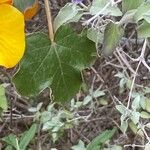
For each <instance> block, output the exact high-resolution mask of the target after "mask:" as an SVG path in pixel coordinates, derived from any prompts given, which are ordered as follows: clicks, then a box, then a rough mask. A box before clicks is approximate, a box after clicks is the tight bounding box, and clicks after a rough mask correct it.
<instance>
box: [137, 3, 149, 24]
mask: <svg viewBox="0 0 150 150" xmlns="http://www.w3.org/2000/svg"><path fill="white" fill-rule="evenodd" d="M149 16H150V2H144V3H143V4H142V5H141V6H140V7H138V8H137V11H136V13H135V16H134V19H135V21H136V22H138V21H139V20H142V19H145V20H146V21H149Z"/></svg>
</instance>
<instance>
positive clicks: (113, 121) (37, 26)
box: [0, 0, 150, 150]
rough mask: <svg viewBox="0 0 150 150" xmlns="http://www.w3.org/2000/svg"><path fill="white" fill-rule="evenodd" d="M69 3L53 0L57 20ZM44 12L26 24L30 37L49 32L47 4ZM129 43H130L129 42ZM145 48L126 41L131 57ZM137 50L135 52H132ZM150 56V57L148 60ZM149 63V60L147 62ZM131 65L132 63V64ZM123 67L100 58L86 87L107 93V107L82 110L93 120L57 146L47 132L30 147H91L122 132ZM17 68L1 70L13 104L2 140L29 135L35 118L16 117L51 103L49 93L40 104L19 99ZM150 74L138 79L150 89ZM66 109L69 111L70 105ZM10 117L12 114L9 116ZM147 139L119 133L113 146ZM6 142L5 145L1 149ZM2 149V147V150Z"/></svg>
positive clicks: (45, 149) (89, 71) (143, 73)
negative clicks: (102, 136)
mask: <svg viewBox="0 0 150 150" xmlns="http://www.w3.org/2000/svg"><path fill="white" fill-rule="evenodd" d="M66 2H67V1H63V0H57V1H56V0H51V9H52V14H53V17H55V16H56V14H57V13H58V10H59V9H60V8H61V7H62V6H63V5H65V3H66ZM40 7H41V8H40V10H39V12H38V14H37V15H36V16H35V17H34V18H33V19H32V20H30V21H28V22H26V33H27V34H30V33H33V32H37V31H41V30H42V31H45V32H47V20H46V15H45V10H44V4H43V1H42V0H41V1H40ZM75 28H77V29H78V26H76V25H75ZM126 30H127V31H126V33H127V35H126V38H128V37H129V36H130V35H131V32H133V30H132V26H130V25H129V26H128V27H127V28H126ZM125 40H126V39H125ZM138 47H141V43H140V42H137V43H136V42H135V41H129V40H126V43H125V44H124V47H122V48H123V49H124V50H126V51H127V52H128V53H129V54H130V53H134V51H135V50H136V49H137V48H138ZM130 50H133V51H130ZM98 53H99V54H101V47H99V49H98ZM148 55H149V53H148V54H147V56H148ZM147 61H148V58H147ZM128 62H130V61H129V60H128ZM130 65H131V66H132V68H133V69H136V68H135V67H136V65H137V63H136V62H133V63H132V62H131V63H130ZM122 68H123V66H121V64H120V62H119V61H118V59H117V57H116V56H115V55H113V56H110V57H105V56H100V57H98V58H97V60H96V62H95V64H94V65H93V66H92V67H91V68H87V69H86V70H84V71H83V76H84V79H85V83H86V85H87V88H88V89H89V88H91V87H93V89H94V90H96V89H98V88H100V89H101V90H104V91H105V92H106V96H105V99H106V100H107V102H108V104H107V105H102V104H100V103H98V102H97V101H96V100H95V101H94V110H93V108H91V107H92V106H91V105H88V106H86V107H82V108H80V109H79V110H78V113H79V114H81V115H86V116H88V115H89V114H90V115H89V117H88V119H87V121H81V122H80V124H79V125H74V127H73V128H71V129H66V130H65V131H64V133H63V135H62V138H60V139H59V140H58V141H57V142H56V143H55V144H53V142H52V140H51V136H50V134H49V133H47V132H41V131H39V132H38V134H37V136H36V137H35V139H34V140H33V142H32V144H31V145H30V146H29V147H30V149H32V150H35V149H39V150H40V147H42V150H50V148H52V147H54V148H57V149H58V150H69V149H71V146H73V145H75V144H77V143H78V141H79V139H81V140H82V141H84V142H85V143H89V142H90V141H91V140H92V139H93V138H94V137H96V136H97V135H98V134H99V133H101V132H102V131H104V130H106V129H112V128H113V127H114V126H117V127H118V129H119V126H120V114H119V113H118V111H117V110H116V109H115V105H116V98H117V99H119V100H121V102H122V103H127V97H128V94H129V89H125V91H124V93H123V94H120V93H119V81H120V80H119V78H117V77H115V76H114V75H115V74H117V73H118V72H119V71H120V72H121V71H122ZM16 69H17V67H16V68H13V69H8V70H6V69H4V68H1V73H0V82H1V83H8V84H9V86H8V87H7V89H6V95H7V98H8V101H9V104H10V109H9V111H8V112H7V113H6V114H5V116H4V118H5V119H4V120H5V121H4V122H0V138H2V137H4V136H6V135H8V134H10V133H14V134H16V135H19V134H20V133H22V132H23V131H25V130H26V129H27V128H28V127H29V126H30V125H31V124H32V121H33V118H20V119H12V118H13V114H18V115H20V116H21V114H24V115H29V114H30V113H29V112H28V108H29V107H30V106H31V105H34V106H36V104H38V103H39V102H41V101H42V102H44V106H45V107H46V105H47V104H48V103H49V102H50V100H49V96H48V95H49V94H48V90H45V91H43V92H42V93H41V94H40V96H38V97H37V98H35V99H36V102H35V101H33V100H31V99H26V98H24V97H19V98H18V97H17V98H16V92H15V88H14V86H13V85H12V84H11V78H12V76H13V74H14V73H15V71H16ZM149 79H150V72H148V70H147V69H146V68H145V67H144V66H141V67H140V69H139V74H138V76H137V78H136V83H137V84H140V85H142V86H147V87H149V86H150V80H149ZM87 94H88V92H87V91H86V92H83V91H81V92H79V93H78V94H77V98H78V99H79V101H82V99H83V98H84V97H85V96H86V95H87ZM65 107H68V106H67V104H66V106H65ZM9 113H10V114H9ZM142 142H143V139H142V138H141V137H140V136H138V135H135V134H134V133H133V132H132V131H131V130H130V129H129V130H128V131H127V134H126V135H124V134H123V133H122V132H121V131H120V130H118V131H117V132H116V133H115V136H114V137H113V139H112V140H111V143H112V144H117V145H127V144H131V143H134V144H138V145H140V144H143V143H142ZM2 145H3V142H1V146H2ZM0 149H1V147H0ZM124 149H125V150H130V149H135V150H140V148H137V149H136V148H131V147H125V148H124Z"/></svg>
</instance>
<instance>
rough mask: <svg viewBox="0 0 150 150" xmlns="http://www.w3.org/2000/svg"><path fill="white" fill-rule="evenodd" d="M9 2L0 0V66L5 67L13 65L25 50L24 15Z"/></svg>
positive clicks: (8, 0)
mask: <svg viewBox="0 0 150 150" xmlns="http://www.w3.org/2000/svg"><path fill="white" fill-rule="evenodd" d="M4 2H5V3H4ZM9 2H11V1H10V0H0V66H4V67H6V68H11V67H14V66H15V65H16V64H17V63H18V62H19V61H20V59H21V58H22V56H23V54H24V50H25V32H24V16H23V14H22V13H21V12H20V11H19V10H17V9H16V8H15V7H13V6H11V5H9V4H6V3H9Z"/></svg>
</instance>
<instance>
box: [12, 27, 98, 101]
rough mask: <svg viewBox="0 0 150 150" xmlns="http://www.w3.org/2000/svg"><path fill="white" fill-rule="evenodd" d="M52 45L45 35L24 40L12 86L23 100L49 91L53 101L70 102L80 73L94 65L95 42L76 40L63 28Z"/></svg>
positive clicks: (69, 29) (31, 36) (69, 31)
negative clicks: (24, 47)
mask: <svg viewBox="0 0 150 150" xmlns="http://www.w3.org/2000/svg"><path fill="white" fill-rule="evenodd" d="M55 42H56V43H55V44H51V43H50V40H49V38H48V36H47V35H45V34H43V33H36V34H32V35H30V36H29V37H28V38H27V48H26V52H25V56H24V58H23V60H22V61H21V64H20V70H19V72H18V73H17V74H16V75H15V76H14V79H13V82H14V83H15V85H16V88H17V90H18V91H19V92H20V93H21V94H22V95H25V96H35V95H37V94H38V93H39V92H40V91H42V90H44V89H45V88H47V87H51V88H52V91H53V95H54V97H55V100H57V101H66V100H69V99H71V98H72V97H73V96H74V95H75V93H76V92H77V91H78V90H79V88H80V85H81V83H82V77H81V73H80V71H81V70H82V69H84V68H86V67H87V66H89V65H90V64H92V63H93V62H94V59H95V56H93V53H96V51H95V44H94V42H92V41H90V40H88V39H87V38H86V36H78V35H77V34H76V33H75V32H74V31H73V30H72V29H71V28H70V27H68V26H63V27H62V28H60V29H59V30H58V32H57V33H56V35H55Z"/></svg>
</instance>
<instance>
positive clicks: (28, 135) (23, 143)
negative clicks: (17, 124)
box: [19, 124, 37, 150]
mask: <svg viewBox="0 0 150 150" xmlns="http://www.w3.org/2000/svg"><path fill="white" fill-rule="evenodd" d="M36 131H37V124H32V126H31V127H30V129H29V130H28V131H26V132H25V133H24V134H23V135H22V137H21V139H20V142H19V147H20V150H26V147H27V146H28V144H29V143H30V141H31V140H32V139H33V137H34V136H35V133H36Z"/></svg>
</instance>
